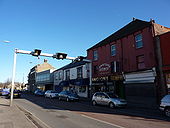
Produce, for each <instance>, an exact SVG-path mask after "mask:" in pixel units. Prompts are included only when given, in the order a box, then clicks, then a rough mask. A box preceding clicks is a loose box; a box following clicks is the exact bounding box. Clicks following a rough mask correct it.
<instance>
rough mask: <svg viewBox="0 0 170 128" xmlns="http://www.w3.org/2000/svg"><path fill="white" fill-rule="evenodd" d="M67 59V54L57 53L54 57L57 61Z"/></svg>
mask: <svg viewBox="0 0 170 128" xmlns="http://www.w3.org/2000/svg"><path fill="white" fill-rule="evenodd" d="M66 57H67V54H66V53H56V54H55V55H53V58H56V59H62V60H63V59H66Z"/></svg>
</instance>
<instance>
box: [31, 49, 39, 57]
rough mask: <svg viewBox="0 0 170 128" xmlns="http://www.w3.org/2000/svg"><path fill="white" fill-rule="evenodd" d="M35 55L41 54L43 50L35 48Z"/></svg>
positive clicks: (33, 53)
mask: <svg viewBox="0 0 170 128" xmlns="http://www.w3.org/2000/svg"><path fill="white" fill-rule="evenodd" d="M31 54H32V55H33V56H39V55H40V54H41V50H39V49H35V50H34V51H33V52H32V53H31Z"/></svg>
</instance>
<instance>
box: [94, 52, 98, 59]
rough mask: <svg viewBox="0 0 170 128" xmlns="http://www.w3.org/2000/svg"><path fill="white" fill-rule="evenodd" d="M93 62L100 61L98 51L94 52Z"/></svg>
mask: <svg viewBox="0 0 170 128" xmlns="http://www.w3.org/2000/svg"><path fill="white" fill-rule="evenodd" d="M93 60H98V53H97V50H96V51H93Z"/></svg>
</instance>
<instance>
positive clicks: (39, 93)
mask: <svg viewBox="0 0 170 128" xmlns="http://www.w3.org/2000/svg"><path fill="white" fill-rule="evenodd" d="M44 93H45V92H44V91H42V90H39V89H38V90H35V92H34V95H36V96H44Z"/></svg>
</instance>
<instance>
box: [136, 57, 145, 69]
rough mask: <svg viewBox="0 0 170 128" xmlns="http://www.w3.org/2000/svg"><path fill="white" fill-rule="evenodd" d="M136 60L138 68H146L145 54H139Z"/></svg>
mask: <svg viewBox="0 0 170 128" xmlns="http://www.w3.org/2000/svg"><path fill="white" fill-rule="evenodd" d="M136 61H137V68H138V69H144V68H145V61H144V55H140V56H137V57H136Z"/></svg>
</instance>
